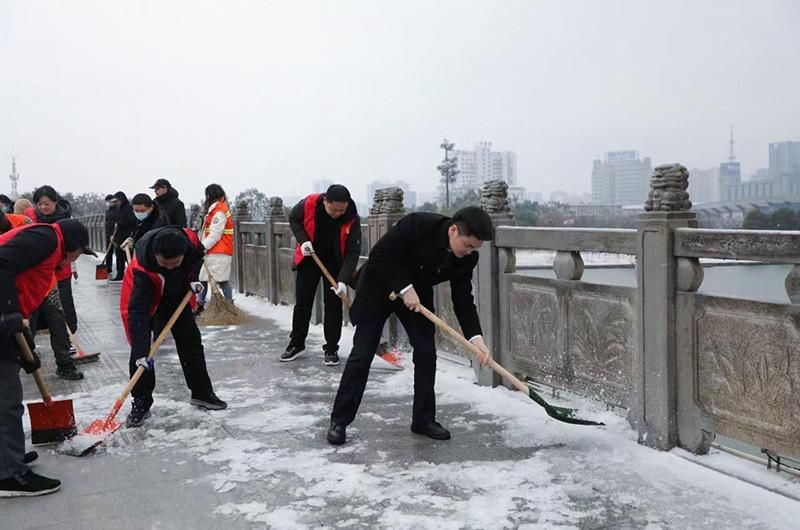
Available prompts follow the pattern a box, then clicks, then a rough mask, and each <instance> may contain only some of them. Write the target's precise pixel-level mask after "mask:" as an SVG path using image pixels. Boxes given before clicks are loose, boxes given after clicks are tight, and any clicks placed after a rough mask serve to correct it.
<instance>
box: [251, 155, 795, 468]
mask: <svg viewBox="0 0 800 530" xmlns="http://www.w3.org/2000/svg"><path fill="white" fill-rule="evenodd" d="M687 178H688V173H687V172H686V171H685V169H684V168H683V167H682V166H678V165H672V166H660V167H658V168H656V171H655V174H654V176H653V181H652V183H651V186H652V191H651V195H650V197H649V198H648V201H647V204H646V205H645V209H646V210H647V211H645V212H643V213H642V214H641V215H640V219H639V228H638V229H630V230H623V229H590V228H522V227H515V226H513V224H514V219H513V216H512V215H511V214H510V212H509V211H508V207H507V201H505V198H504V197H505V196H504V192H505V189H504V185H503V184H502V183H501V184H498V183H489V184H487V185H486V186H485V187H484V189H482V190H481V205H482V207H484V208H485V209H486V210H487V211H488V212H489V213H490V215H491V216H492V218H493V220H494V222H495V226H496V237H495V240H494V241H492V242H491V243H490V244H485V245H484V246H483V248H481V250H480V258H479V262H478V268H477V270H476V272H475V275H474V291H475V300H476V304H477V306H478V311H479V314H480V317H481V322H482V324H483V326H484V330H483V331H484V336H485V339H486V341H487V343H488V345H489V347H490V349H491V350H492V351H493V353H494V356H495V358H496V359H497V360H498V362H500V364H502V365H503V366H505V367H506V368H508V369H509V370H511V371H512V372H515V373H516V374H518V375H519V376H521V377H527V378H530V379H531V380H533V381H537V382H541V383H545V384H547V385H550V386H551V387H553V388H555V389H563V390H566V391H570V392H575V393H579V394H582V395H585V396H589V397H592V398H594V399H596V400H598V401H600V402H602V403H605V404H609V405H614V406H621V407H625V408H626V409H627V410H628V418H629V421H630V423H631V425H632V426H633V427H634V428H635V429H637V431H638V432H639V435H640V441H641V442H642V443H644V444H646V445H648V446H651V447H654V448H658V449H662V450H666V449H670V448H672V447H676V446H682V447H685V448H687V449H689V450H691V451H694V452H696V453H703V452H705V451H706V450H707V449H708V447H709V444H710V442H711V440H712V438H713V434H714V433H717V434H720V435H725V436H728V437H731V438H735V439H738V440H741V441H744V442H747V443H750V444H752V445H754V446H756V447H760V448H767V449H771V450H773V451H776V452H778V453H781V454H785V455H788V456H793V457H795V458H796V457H800V354H798V349H797V344H798V343H800V342H799V341H798V339H800V337H798V328H797V319H798V315H800V309H798V308H800V234H799V233H797V232H757V231H741V230H699V229H697V228H696V216H695V213H694V212H692V211H690V210H689V209H688V208H690V207H691V202H690V201H689V198H688V195H687V194H685V193H684V191H685V189H686V188H685V186H686V179H687ZM386 197H391V198H390V199H389V203H390V206H391V207H390V208H387V207H386V205H385V204H384V203H382V202H381V201H384V200H386ZM378 199H380V200H378ZM387 210H389V211H387ZM373 212H374V213H373V214H372V215H371V216H370V217H369V219H368V223H367V224H366V225H364V226H363V232H364V239H365V240H366V248H365V252H364V253H365V254H366V253H367V251H368V249H369V248H371V246H372V244H374V243H375V242H376V241H377V239H378V238H380V237H381V236H382V235H383V234H384V233H385V232H386V231H387V230H388V229H389V228H390V227H391V226H392V225H393V224H394V223H395V222H396V221H397V220H398V219H399V218H400V217H401V216H402V215H403V212H402V207H401V205H400V206H398V204H397V201H396V196H395V195H391V194H388V195H387V194H382V195H380V196H378V194H376V202H375V205H374V206H373ZM236 228H237V230H236V234H237V235H236V256H237V260H236V271H237V273H236V274H237V284H236V285H237V287H238V289H239V292H243V293H253V294H259V295H262V296H266V297H267V298H268V299H269V300H271V301H272V302H273V303H284V304H290V303H292V301H293V298H294V274H293V273H292V272H291V254H292V252H293V247H294V241H293V238H292V236H291V232H290V230H289V226H288V223H287V222H286V218H285V214H284V213H283V212H281V217H280V219H279V220H278V219H277V218H276V219H272V218H270V219H267V221H265V222H263V223H251V222H247V221H246V220H244V219H239V218H237V221H236ZM527 249H539V250H549V251H555V257H554V260H553V265H552V268H553V272H554V278H544V277H536V276H532V275H529V274H525V273H524V272H523V271H518V269H517V267H516V254H517V252H518V251H522V250H527ZM586 252H607V253H618V254H627V255H631V256H635V258H636V263H637V266H636V276H637V282H636V286H635V287H629V286H628V287H626V286H617V285H601V284H593V283H587V282H584V281H582V277H583V273H584V263H583V258H582V255H581V253H586ZM699 258H717V259H736V260H757V261H763V262H771V263H789V264H794V265H795V266H794V268H793V269H792V270H791V272H790V273H789V275H788V276H787V278H786V282H785V284H786V292H787V297H788V300H787V303H786V304H780V303H765V302H757V301H753V300H745V299H737V298H727V297H720V296H709V295H702V294H699V293H697V290H698V288H699V287H700V286H701V285H702V281H703V269H702V267H701V266H700V263H699ZM320 292H321V291H320ZM795 304H798V305H795ZM435 305H436V311H437V313H439V314H440V315H441V316H442V317H443V318H445V319H446V320H449V321H451V322H453V323H455V322H456V319H455V316H454V314H453V311H452V304H451V302H450V296H449V286H448V285H447V284H442V285H439V286H437V288H436V299H435ZM317 306H318V310H317V312H316V315H317V319H319V315H320V311H319V306H320V304H317ZM387 333H388V334H389V335H390V338H391V339H394V340H402V329H401V328H398V326H397V325H396V323H393V322H390V323H389V324H388V325H387ZM439 346H440V348H445V349H447V348H450V346H449V343H448V342H447V341H444V340H440V341H439ZM452 349H453V350H456V348H452ZM476 373H477V376H478V380H479V382H480V383H482V384H487V385H488V384H491V385H495V384H499V380H498V379H497V377H496V376H494V375H493V374H492V373H490V372H487V371H486V370H484V369H480V368H476Z"/></svg>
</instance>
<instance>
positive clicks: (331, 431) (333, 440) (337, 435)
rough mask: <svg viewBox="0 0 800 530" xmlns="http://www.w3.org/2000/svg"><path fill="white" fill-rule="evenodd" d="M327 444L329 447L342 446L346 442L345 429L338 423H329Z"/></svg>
mask: <svg viewBox="0 0 800 530" xmlns="http://www.w3.org/2000/svg"><path fill="white" fill-rule="evenodd" d="M327 438H328V443H329V444H331V445H342V444H343V443H344V442H345V441H346V440H347V433H346V427H345V426H344V425H339V424H338V423H333V422H331V426H330V427H329V428H328V435H327Z"/></svg>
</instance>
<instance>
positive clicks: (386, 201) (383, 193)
mask: <svg viewBox="0 0 800 530" xmlns="http://www.w3.org/2000/svg"><path fill="white" fill-rule="evenodd" d="M369 213H370V215H377V214H381V213H403V190H402V188H383V189H379V190H375V196H374V198H373V203H372V208H370V209H369Z"/></svg>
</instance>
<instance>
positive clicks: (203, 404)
mask: <svg viewBox="0 0 800 530" xmlns="http://www.w3.org/2000/svg"><path fill="white" fill-rule="evenodd" d="M189 403H190V404H191V405H194V406H195V407H200V408H201V409H206V410H223V409H226V408H228V404H227V403H225V402H224V401H222V400H221V399H220V398H218V397H217V396H216V395H215V394H214V393H213V392H211V393H210V394H209V395H208V396H203V397H195V396H194V395H193V396H192V399H190V400H189Z"/></svg>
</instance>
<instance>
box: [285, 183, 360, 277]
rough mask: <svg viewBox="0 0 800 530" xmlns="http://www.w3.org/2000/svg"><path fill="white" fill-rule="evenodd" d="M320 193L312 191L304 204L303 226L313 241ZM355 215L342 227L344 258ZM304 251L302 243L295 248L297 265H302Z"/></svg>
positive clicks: (341, 238)
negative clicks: (301, 246)
mask: <svg viewBox="0 0 800 530" xmlns="http://www.w3.org/2000/svg"><path fill="white" fill-rule="evenodd" d="M320 195H321V194H320V193H312V194H311V195H309V196H308V197H306V202H305V203H304V204H303V228H304V229H305V231H306V234H308V237H310V238H311V241H312V243H313V241H314V229H315V227H316V222H317V220H316V215H317V203H318V202H319V196H320ZM355 220H356V218H355V216H354V217H353V218H352V219H350V220H349V221H347V222H346V223H344V224H343V225H342V228H341V230H340V232H339V247H340V248H341V251H342V259H344V251H345V248H346V247H347V236H349V235H350V229H351V228H352V226H353V223H354V222H355ZM305 257H306V256H303V251H302V250H300V245H297V246H295V249H294V264H295V266H297V265H300V262H301V261H303V258H305Z"/></svg>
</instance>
